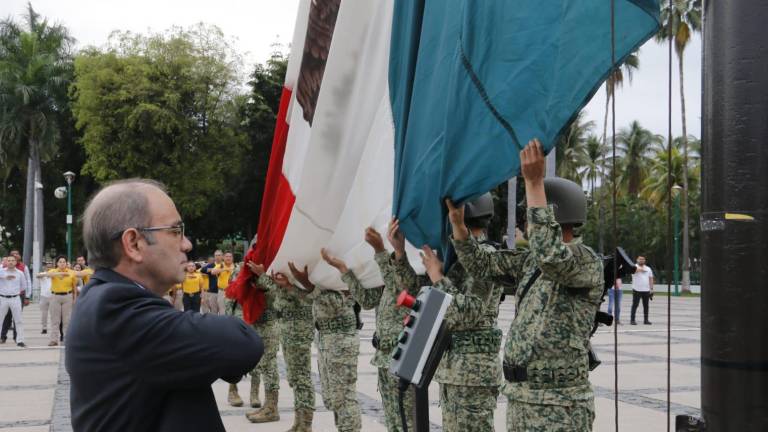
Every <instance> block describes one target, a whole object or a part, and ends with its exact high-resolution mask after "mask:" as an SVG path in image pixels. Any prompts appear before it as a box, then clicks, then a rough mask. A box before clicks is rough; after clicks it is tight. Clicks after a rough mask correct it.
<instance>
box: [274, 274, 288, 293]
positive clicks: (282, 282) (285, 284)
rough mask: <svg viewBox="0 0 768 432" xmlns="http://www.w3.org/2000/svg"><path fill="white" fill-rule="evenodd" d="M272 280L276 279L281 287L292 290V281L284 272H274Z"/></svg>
mask: <svg viewBox="0 0 768 432" xmlns="http://www.w3.org/2000/svg"><path fill="white" fill-rule="evenodd" d="M272 280H273V281H275V284H277V286H279V287H280V288H283V289H285V290H288V291H290V290H292V289H293V285H292V284H291V281H289V280H288V277H287V276H286V275H284V274H282V273H279V272H278V273H272Z"/></svg>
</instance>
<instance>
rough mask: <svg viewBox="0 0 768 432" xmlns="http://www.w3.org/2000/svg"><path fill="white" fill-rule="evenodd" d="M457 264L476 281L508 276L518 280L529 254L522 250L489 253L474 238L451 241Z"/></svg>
mask: <svg viewBox="0 0 768 432" xmlns="http://www.w3.org/2000/svg"><path fill="white" fill-rule="evenodd" d="M453 247H454V249H456V255H457V256H458V257H459V262H460V263H461V265H462V266H464V268H465V269H466V270H467V272H468V273H469V274H471V275H472V276H474V277H476V278H478V279H491V278H495V277H499V276H505V275H509V276H512V277H513V278H515V279H519V278H520V275H521V273H522V269H523V264H524V263H525V260H526V258H528V254H529V252H528V251H527V250H524V249H515V250H499V251H496V250H494V251H490V250H485V249H483V248H482V247H480V244H479V243H478V242H477V241H476V240H475V239H474V238H471V237H470V238H468V239H466V240H453Z"/></svg>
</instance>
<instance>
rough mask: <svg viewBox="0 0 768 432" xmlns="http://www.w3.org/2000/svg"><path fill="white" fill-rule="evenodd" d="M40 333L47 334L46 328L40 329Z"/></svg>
mask: <svg viewBox="0 0 768 432" xmlns="http://www.w3.org/2000/svg"><path fill="white" fill-rule="evenodd" d="M40 334H48V330H46V329H43V331H41V332H40Z"/></svg>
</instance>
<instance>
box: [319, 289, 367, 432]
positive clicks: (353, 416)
mask: <svg viewBox="0 0 768 432" xmlns="http://www.w3.org/2000/svg"><path fill="white" fill-rule="evenodd" d="M315 291H316V293H313V294H314V295H315V296H314V302H313V303H312V315H313V316H314V319H315V327H316V328H317V330H318V331H317V349H318V358H317V367H318V370H319V372H320V383H321V385H322V395H323V403H324V404H325V407H326V408H328V409H329V410H331V411H333V414H334V420H335V423H336V428H337V429H338V430H339V431H340V432H350V431H355V432H356V431H359V430H360V428H361V418H360V415H361V413H360V404H359V403H358V401H357V357H358V355H359V354H360V339H358V336H357V320H356V319H355V311H354V309H353V307H354V304H355V301H354V299H353V298H352V297H351V296H350V295H349V293H348V292H346V293H343V292H338V291H331V290H323V289H322V288H321V287H319V286H318V287H316V288H315Z"/></svg>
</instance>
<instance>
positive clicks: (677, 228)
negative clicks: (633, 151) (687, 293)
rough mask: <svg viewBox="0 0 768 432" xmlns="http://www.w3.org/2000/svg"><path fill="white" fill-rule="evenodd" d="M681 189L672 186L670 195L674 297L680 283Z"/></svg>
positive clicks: (677, 294)
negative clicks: (672, 215) (673, 230)
mask: <svg viewBox="0 0 768 432" xmlns="http://www.w3.org/2000/svg"><path fill="white" fill-rule="evenodd" d="M682 190H683V188H681V187H680V186H679V185H677V184H676V185H674V186H672V195H673V196H674V197H675V215H674V219H675V224H674V227H675V228H674V229H675V236H674V239H675V253H674V257H675V258H674V270H673V273H674V278H675V296H679V295H680V291H679V287H678V284H679V281H680V260H679V257H678V251H679V250H680V226H679V225H680V191H682Z"/></svg>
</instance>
